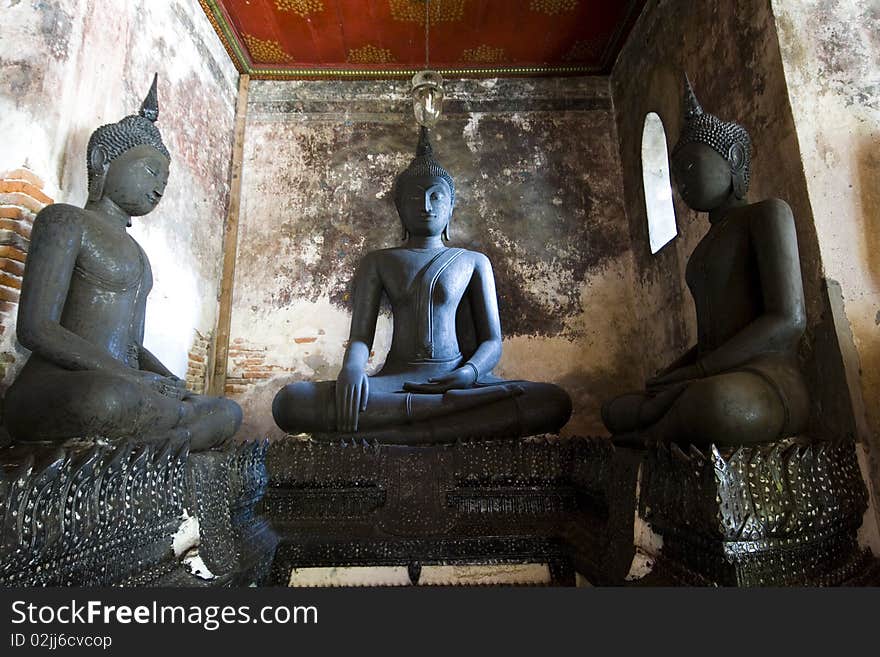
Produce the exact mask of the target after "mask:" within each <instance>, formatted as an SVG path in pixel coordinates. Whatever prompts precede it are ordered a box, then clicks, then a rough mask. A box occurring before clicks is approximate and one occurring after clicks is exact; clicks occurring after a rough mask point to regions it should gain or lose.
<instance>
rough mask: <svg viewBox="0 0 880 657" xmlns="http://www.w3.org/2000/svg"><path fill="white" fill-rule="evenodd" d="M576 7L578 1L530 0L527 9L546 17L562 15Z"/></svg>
mask: <svg viewBox="0 0 880 657" xmlns="http://www.w3.org/2000/svg"><path fill="white" fill-rule="evenodd" d="M577 6H578V0H532V2H531V3H530V4H529V9H531V10H532V11H537V12H540V13H542V14H547V15H548V16H555V15H556V14H563V13H565V12H567V11H571V10H572V9H574V8H575V7H577Z"/></svg>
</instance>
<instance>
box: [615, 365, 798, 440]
mask: <svg viewBox="0 0 880 657" xmlns="http://www.w3.org/2000/svg"><path fill="white" fill-rule="evenodd" d="M794 396H795V397H798V398H797V399H786V398H785V395H784V393H783V392H782V391H781V390H780V388H779V386H778V385H775V384H774V382H773V381H771V380H770V379H768V378H766V377H763V376H761V375H760V374H757V373H755V372H748V371H736V372H729V373H725V374H719V375H716V376H709V377H706V378H704V379H698V380H694V381H687V382H681V383H676V384H671V385H670V386H669V387H666V388H664V389H661V390H657V391H654V392H647V393H645V392H640V393H631V394H626V395H622V396H620V397H617V398H615V399H612V400H611V401H609V402H606V403H605V404H604V405H603V407H602V419H603V421H604V422H605V426H606V427H607V428H608V429H609V430H610V431H611V432H612V433H613V434H614V440H615V442H616V443H618V444H623V445H634V446H637V445H645V444H650V443H656V442H671V441H674V442H678V443H691V444H694V445H702V446H707V445H710V444H715V445H718V446H722V445H744V444H754V443H763V442H769V441H773V440H778V439H780V438H783V437H785V436H787V435H793V434H795V433H797V432H798V431H799V430H800V429H801V428H802V427H803V424H804V421H805V419H806V412H807V411H806V391H805V390H804V394H803V396H801V395H800V394H797V395H794Z"/></svg>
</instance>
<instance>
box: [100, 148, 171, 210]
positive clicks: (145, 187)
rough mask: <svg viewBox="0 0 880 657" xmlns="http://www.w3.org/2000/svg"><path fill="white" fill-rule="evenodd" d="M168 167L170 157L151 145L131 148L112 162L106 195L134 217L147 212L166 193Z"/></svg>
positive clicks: (105, 184)
mask: <svg viewBox="0 0 880 657" xmlns="http://www.w3.org/2000/svg"><path fill="white" fill-rule="evenodd" d="M168 166H169V161H168V158H167V157H165V156H164V155H163V154H162V153H160V152H159V151H157V150H156V149H155V148H153V147H152V146H147V145H141V146H135V147H134V148H130V149H128V150H127V151H125V152H124V153H123V154H122V155H120V156H119V157H117V158H116V159H115V160H113V161H112V162H111V163H110V166H109V167H108V169H107V177H106V179H105V180H104V196H105V197H107V198H109V199H110V200H111V201H113V202H114V203H115V204H116V205H118V206H119V207H120V208H121V209H122V210H123V211H124V212H125V213H126V214H128V215H130V216H132V217H139V216H142V215H145V214H147V213H148V212H151V211H152V210H153V209H154V208H155V207H156V206H157V205H158V204H159V201H160V200H161V199H162V194H164V193H165V186H166V185H167V184H168Z"/></svg>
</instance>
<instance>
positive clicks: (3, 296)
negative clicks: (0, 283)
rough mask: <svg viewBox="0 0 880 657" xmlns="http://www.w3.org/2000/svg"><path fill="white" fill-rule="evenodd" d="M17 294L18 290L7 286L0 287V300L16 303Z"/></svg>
mask: <svg viewBox="0 0 880 657" xmlns="http://www.w3.org/2000/svg"><path fill="white" fill-rule="evenodd" d="M18 294H19V292H18V290H13V289H10V288H8V287H0V301H11V302H14V303H18Z"/></svg>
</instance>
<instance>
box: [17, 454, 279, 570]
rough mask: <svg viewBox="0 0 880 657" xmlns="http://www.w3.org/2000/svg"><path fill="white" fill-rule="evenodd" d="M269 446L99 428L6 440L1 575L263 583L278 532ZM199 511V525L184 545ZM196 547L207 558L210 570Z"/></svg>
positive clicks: (206, 561)
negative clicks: (207, 444)
mask: <svg viewBox="0 0 880 657" xmlns="http://www.w3.org/2000/svg"><path fill="white" fill-rule="evenodd" d="M266 448H267V443H262V444H260V443H245V444H241V445H238V446H234V447H229V448H227V449H224V450H222V451H212V452H204V453H194V454H190V453H189V450H188V448H187V446H186V445H185V444H181V443H173V442H165V443H158V444H149V445H136V444H132V443H127V442H123V443H121V444H115V445H111V444H108V443H106V442H103V441H96V440H87V441H80V442H75V441H71V442H69V443H67V444H66V445H65V446H64V447H57V446H50V445H18V446H12V447H7V448H3V449H2V450H0V522H2V528H0V529H2V531H0V586H7V587H8V586H162V585H170V586H217V585H245V584H252V583H262V582H263V580H264V579H265V576H266V574H267V573H268V570H269V566H270V564H271V560H272V556H273V554H274V548H275V542H276V539H275V536H274V534H273V533H272V531H271V528H270V526H269V524H268V523H267V522H266V521H265V520H264V519H263V518H261V517H259V516H258V515H257V514H256V513H255V512H254V510H255V505H256V503H257V501H258V500H259V499H260V497H262V495H263V491H264V490H265V486H266V475H265V467H264V457H265V452H266ZM187 519H189V520H190V521H193V520H195V519H198V524H197V526H198V530H197V532H196V533H195V534H194V536H192V537H191V538H190V541H189V544H188V545H186V546H184V548H186V549H187V554H186V555H184V554H177V553H176V552H175V549H174V546H175V537H176V535H178V534H179V533H180V531H181V529H182V527H184V526H185V524H186V522H187ZM191 524H192V523H191ZM193 526H195V525H193ZM187 556H189V557H191V558H195V557H198V559H199V560H200V563H201V564H203V566H204V568H203V571H204V572H202V573H201V576H197V575H195V574H194V573H193V570H192V568H190V567H189V565H188V564H189V561H190V560H188V559H187V558H186V557H187Z"/></svg>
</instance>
